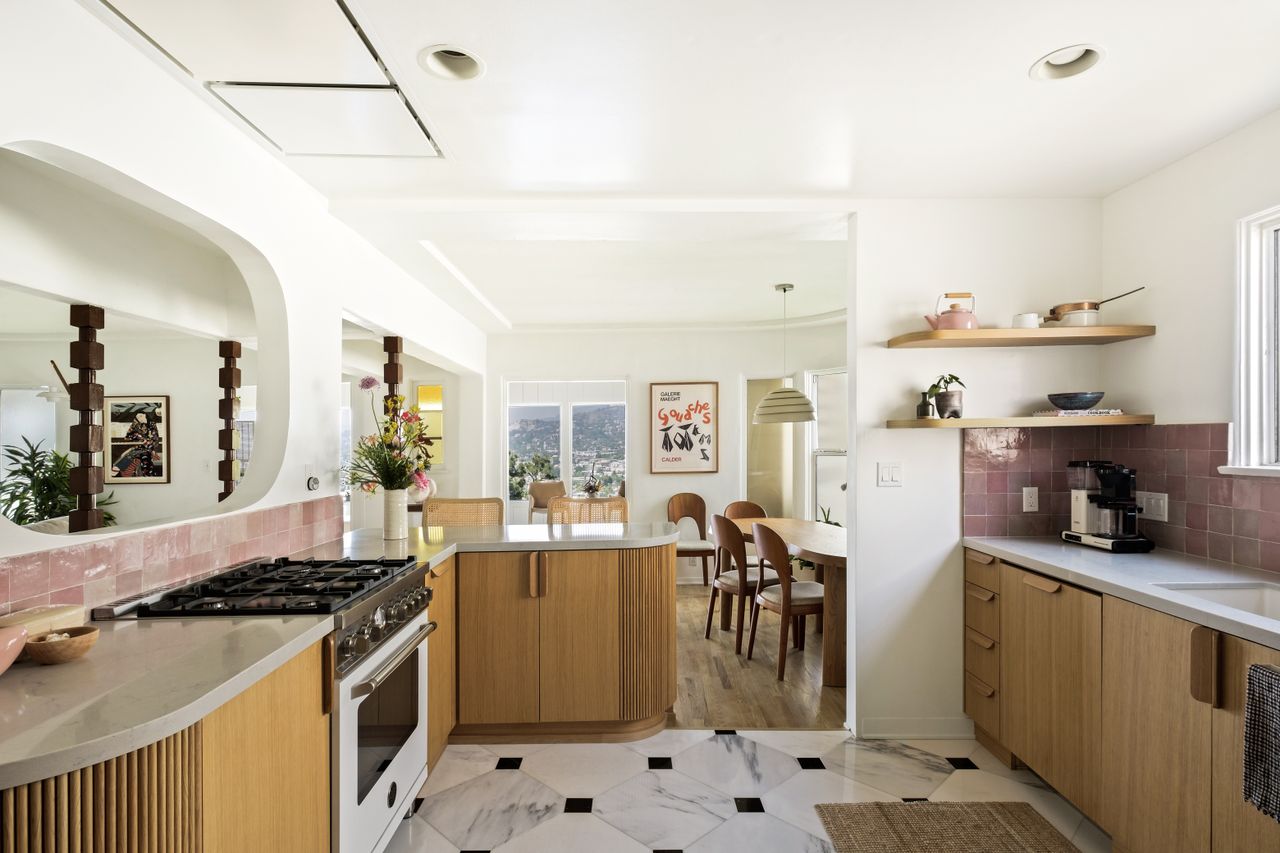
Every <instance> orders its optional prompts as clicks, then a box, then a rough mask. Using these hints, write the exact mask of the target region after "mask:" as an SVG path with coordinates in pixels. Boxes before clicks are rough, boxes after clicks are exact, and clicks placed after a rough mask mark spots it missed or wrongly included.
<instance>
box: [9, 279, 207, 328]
mask: <svg viewBox="0 0 1280 853" xmlns="http://www.w3.org/2000/svg"><path fill="white" fill-rule="evenodd" d="M0 300H3V303H4V310H3V311H0V340H14V341H22V340H33V341H35V340H50V339H52V340H66V341H67V342H71V341H73V340H75V339H76V330H75V329H74V328H73V327H72V326H71V314H70V311H71V307H70V303H67V302H63V301H61V300H58V299H53V298H51V297H48V296H43V295H41V294H38V293H32V292H31V291H29V290H23V289H21V288H18V287H14V286H12V285H8V284H0ZM183 336H191V337H204V336H203V335H197V333H195V332H190V331H186V330H180V329H178V328H177V327H175V326H168V325H165V324H162V323H159V322H157V321H154V320H145V319H142V318H139V317H134V316H132V315H129V314H122V313H120V312H119V311H107V312H106V326H105V327H104V328H103V330H102V331H101V332H99V333H98V338H99V339H100V340H110V339H112V338H130V339H135V338H139V337H149V338H173V337H183Z"/></svg>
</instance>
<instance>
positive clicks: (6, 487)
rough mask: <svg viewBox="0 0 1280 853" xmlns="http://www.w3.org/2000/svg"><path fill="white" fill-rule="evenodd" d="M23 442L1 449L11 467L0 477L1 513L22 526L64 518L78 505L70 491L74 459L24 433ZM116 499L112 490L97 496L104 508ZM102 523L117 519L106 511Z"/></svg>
mask: <svg viewBox="0 0 1280 853" xmlns="http://www.w3.org/2000/svg"><path fill="white" fill-rule="evenodd" d="M22 443H23V444H24V445H25V447H19V446H18V445H16V444H10V445H6V446H5V447H4V448H3V449H0V453H3V455H4V459H5V464H6V465H8V467H9V470H8V472H6V473H5V475H4V477H3V478H2V479H0V513H3V514H4V515H5V516H6V517H7V518H8V519H9V520H10V521H12V522H13V523H14V524H22V525H30V524H39V523H40V522H45V521H49V520H51V519H59V518H63V517H65V516H66V515H67V514H69V513H70V512H71V510H73V509H75V508H76V496H75V495H73V494H72V493H71V460H70V459H69V458H68V457H67V455H66V454H64V453H59V452H58V451H56V450H44V449H43V448H42V447H41V445H42V444H43V443H44V442H36V443H35V444H32V443H31V441H30V439H28V438H26V437H25V436H24V437H23V439H22ZM115 502H116V500H115V492H111V493H109V494H107V495H106V496H105V497H101V498H98V500H97V502H96V505H97V506H98V508H99V509H104V508H105V507H108V506H111V505H112V504H114V503H115ZM102 523H103V525H104V526H106V527H110V526H112V525H114V524H115V523H116V518H115V516H114V515H112V514H111V513H110V512H105V511H104V512H103V513H102ZM49 532H53V531H49Z"/></svg>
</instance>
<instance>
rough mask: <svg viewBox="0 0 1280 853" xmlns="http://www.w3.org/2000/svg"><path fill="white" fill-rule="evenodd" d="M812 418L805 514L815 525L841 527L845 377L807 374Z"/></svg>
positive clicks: (846, 399)
mask: <svg viewBox="0 0 1280 853" xmlns="http://www.w3.org/2000/svg"><path fill="white" fill-rule="evenodd" d="M808 379H809V399H810V400H812V401H813V408H814V413H815V418H814V420H813V422H812V423H811V424H809V437H808V445H809V507H808V508H809V512H810V516H809V517H810V518H813V519H815V520H818V521H833V522H836V523H838V524H844V523H845V506H846V502H845V493H846V490H847V484H848V478H849V477H848V474H849V472H848V453H847V451H848V444H849V373H848V371H847V370H845V369H844V368H839V369H835V370H819V371H814V372H812V373H810V374H809V376H808Z"/></svg>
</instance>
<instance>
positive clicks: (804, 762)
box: [796, 758, 827, 770]
mask: <svg viewBox="0 0 1280 853" xmlns="http://www.w3.org/2000/svg"><path fill="white" fill-rule="evenodd" d="M796 761H799V762H800V769H801V770H826V769H827V765H825V764H823V763H822V759H821V758H797V759H796Z"/></svg>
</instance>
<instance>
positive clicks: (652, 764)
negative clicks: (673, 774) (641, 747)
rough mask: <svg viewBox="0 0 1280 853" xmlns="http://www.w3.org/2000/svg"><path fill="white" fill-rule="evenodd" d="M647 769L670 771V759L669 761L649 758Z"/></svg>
mask: <svg viewBox="0 0 1280 853" xmlns="http://www.w3.org/2000/svg"><path fill="white" fill-rule="evenodd" d="M649 769H650V770H670V769H671V759H670V758H659V757H657V756H650V757H649Z"/></svg>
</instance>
